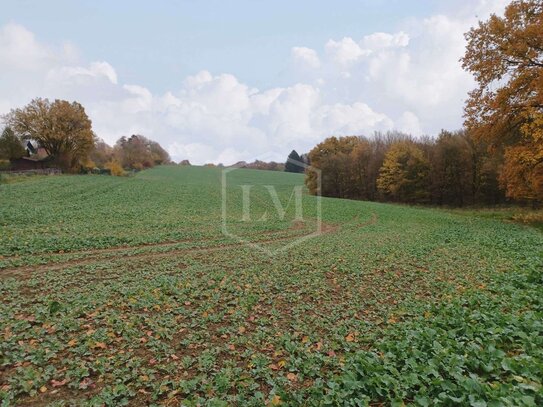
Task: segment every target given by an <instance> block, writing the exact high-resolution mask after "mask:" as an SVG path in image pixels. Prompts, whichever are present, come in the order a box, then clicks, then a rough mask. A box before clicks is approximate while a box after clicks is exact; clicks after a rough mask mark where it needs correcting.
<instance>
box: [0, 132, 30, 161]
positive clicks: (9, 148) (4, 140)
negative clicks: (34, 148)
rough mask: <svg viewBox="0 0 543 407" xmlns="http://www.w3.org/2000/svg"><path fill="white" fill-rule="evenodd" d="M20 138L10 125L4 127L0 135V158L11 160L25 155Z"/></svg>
mask: <svg viewBox="0 0 543 407" xmlns="http://www.w3.org/2000/svg"><path fill="white" fill-rule="evenodd" d="M25 152H26V151H25V148H24V147H23V145H22V143H21V140H20V139H19V138H18V137H17V136H16V135H15V133H14V132H13V130H12V129H11V128H10V127H6V128H5V129H4V131H3V132H2V136H1V137H0V160H12V159H15V158H21V157H22V156H24V155H25Z"/></svg>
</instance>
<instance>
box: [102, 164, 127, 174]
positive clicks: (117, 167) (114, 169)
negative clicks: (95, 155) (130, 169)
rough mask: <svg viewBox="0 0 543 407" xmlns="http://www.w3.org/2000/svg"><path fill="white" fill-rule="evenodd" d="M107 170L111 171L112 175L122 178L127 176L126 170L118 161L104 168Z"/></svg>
mask: <svg viewBox="0 0 543 407" xmlns="http://www.w3.org/2000/svg"><path fill="white" fill-rule="evenodd" d="M104 167H105V168H106V169H108V170H110V171H111V175H115V176H117V177H121V176H123V175H124V174H125V172H124V169H123V167H122V165H121V164H119V162H118V161H110V162H108V163H106V165H105V166H104Z"/></svg>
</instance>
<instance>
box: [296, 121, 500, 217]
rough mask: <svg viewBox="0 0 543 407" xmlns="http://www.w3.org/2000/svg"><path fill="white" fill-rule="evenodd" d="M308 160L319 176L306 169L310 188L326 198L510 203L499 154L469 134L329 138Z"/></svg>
mask: <svg viewBox="0 0 543 407" xmlns="http://www.w3.org/2000/svg"><path fill="white" fill-rule="evenodd" d="M309 161H310V162H311V165H312V166H313V167H314V168H318V169H319V170H320V177H319V175H318V174H317V173H316V172H314V171H307V172H306V184H307V186H308V188H309V191H310V192H311V193H314V194H315V193H317V192H320V193H321V194H322V195H323V196H329V197H338V198H349V199H361V200H373V201H392V202H404V203H410V204H435V205H451V206H464V205H473V204H485V205H491V204H498V203H502V202H504V201H505V194H504V193H503V191H502V190H501V189H500V184H499V182H498V174H499V168H500V165H501V162H502V160H501V157H500V154H498V153H491V150H490V149H489V146H488V144H487V143H485V142H484V141H481V140H479V139H475V138H474V137H470V135H469V134H468V133H467V132H466V131H457V132H449V131H442V132H441V133H440V134H439V136H438V137H437V138H430V137H424V138H414V137H412V136H410V135H407V134H403V133H400V132H387V133H376V134H375V135H374V137H372V138H371V139H369V138H366V137H354V136H353V137H340V138H337V137H330V138H327V139H326V140H325V141H323V142H322V143H320V144H318V145H317V146H316V147H315V148H313V149H312V150H311V151H310V152H309ZM319 188H320V190H319Z"/></svg>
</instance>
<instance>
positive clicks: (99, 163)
mask: <svg viewBox="0 0 543 407" xmlns="http://www.w3.org/2000/svg"><path fill="white" fill-rule="evenodd" d="M113 155H114V152H113V148H112V147H111V146H109V145H108V144H107V143H106V142H105V141H104V140H102V139H98V138H97V139H96V140H95V143H94V148H93V149H92V150H91V152H90V154H89V161H90V162H89V164H94V165H92V167H98V168H106V164H107V163H110V162H112V161H113V160H114V156H113Z"/></svg>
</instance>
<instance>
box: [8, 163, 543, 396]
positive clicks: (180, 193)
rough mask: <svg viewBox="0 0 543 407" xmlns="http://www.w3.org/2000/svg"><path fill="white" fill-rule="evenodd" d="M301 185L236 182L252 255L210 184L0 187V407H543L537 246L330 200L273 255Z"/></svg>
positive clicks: (58, 179)
mask: <svg viewBox="0 0 543 407" xmlns="http://www.w3.org/2000/svg"><path fill="white" fill-rule="evenodd" d="M242 184H250V185H255V186H254V187H253V191H252V193H253V195H252V199H251V202H250V203H251V208H250V209H251V214H252V216H253V219H254V220H253V221H242V220H241V217H242V204H241V202H242V199H241V198H242V196H241V188H240V187H239V185H242ZM301 184H303V175H299V174H288V173H278V172H265V171H256V170H236V171H233V172H231V173H229V174H228V177H227V188H226V197H227V211H226V224H227V228H228V230H229V231H230V232H231V233H234V234H235V235H236V236H239V237H240V238H241V240H243V241H250V242H252V243H255V244H258V248H255V247H254V246H251V245H247V244H245V243H243V241H240V240H239V239H236V238H232V237H229V236H226V235H224V234H223V233H222V226H223V222H222V213H223V212H222V204H221V203H222V190H221V170H220V169H217V168H200V167H159V168H155V169H152V170H147V171H144V172H141V173H139V174H138V175H136V176H134V177H126V178H118V177H107V176H50V177H44V178H37V179H32V178H29V179H28V180H26V181H25V182H18V183H13V184H7V185H0V295H1V297H0V298H1V300H0V335H1V336H0V338H1V342H0V402H1V403H0V404H1V405H2V406H8V405H55V406H61V405H66V406H68V405H93V406H101V405H108V406H119V405H135V406H138V405H142V406H143V405H149V404H158V405H169V406H174V405H175V406H178V405H187V406H190V405H213V406H222V405H265V404H268V405H281V404H282V405H402V403H404V404H410V403H414V404H416V405H422V406H424V405H436V404H438V405H439V404H440V405H458V404H461V405H473V406H500V405H514V406H519V405H527V406H529V405H532V406H537V405H543V388H542V376H543V312H542V311H543V309H542V308H543V296H542V294H543V279H542V269H543V234H542V233H541V231H540V230H537V229H534V228H531V227H529V226H523V225H519V224H514V223H510V222H504V221H503V220H501V219H499V218H494V217H489V216H479V215H478V214H477V213H476V212H470V213H464V212H462V211H454V212H453V211H445V210H438V209H423V208H412V207H406V206H398V205H387V204H379V203H369V202H359V201H349V200H338V199H330V198H322V234H321V235H320V236H317V237H314V238H311V239H307V240H303V241H300V242H299V244H297V245H292V246H291V247H289V248H288V249H287V250H282V249H283V248H284V247H285V246H287V245H291V244H292V243H293V242H297V241H298V239H300V238H301V237H303V236H306V235H308V234H310V233H312V232H313V231H314V230H315V228H316V226H317V214H318V208H317V203H318V201H317V198H315V197H312V196H308V195H304V197H303V205H304V207H303V214H304V219H303V222H302V221H297V222H292V221H291V219H292V218H293V215H294V206H293V205H290V206H289V207H288V208H287V209H286V212H287V213H286V216H285V218H284V219H280V217H279V216H278V215H277V213H276V211H275V209H274V205H273V203H272V201H271V199H270V195H269V194H268V193H267V192H266V190H265V189H264V188H262V187H261V186H262V185H273V186H274V187H275V188H276V190H277V192H278V197H279V198H280V200H281V202H282V204H284V205H286V203H287V201H288V200H289V197H290V194H291V192H292V187H293V186H294V185H301ZM259 185H260V187H259ZM264 213H267V218H266V219H264V220H258V219H259V218H261V217H262V215H263V214H264ZM270 254H271V255H270Z"/></svg>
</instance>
